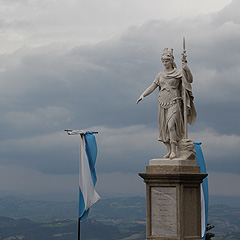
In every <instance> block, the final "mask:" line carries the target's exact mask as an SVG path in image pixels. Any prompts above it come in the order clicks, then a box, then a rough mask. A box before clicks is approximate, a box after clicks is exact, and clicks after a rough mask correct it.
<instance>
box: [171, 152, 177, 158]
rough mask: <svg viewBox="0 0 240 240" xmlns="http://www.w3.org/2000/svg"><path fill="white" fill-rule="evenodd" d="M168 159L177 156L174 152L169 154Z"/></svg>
mask: <svg viewBox="0 0 240 240" xmlns="http://www.w3.org/2000/svg"><path fill="white" fill-rule="evenodd" d="M169 158H170V159H173V158H177V154H176V153H175V152H171V154H170V156H169Z"/></svg>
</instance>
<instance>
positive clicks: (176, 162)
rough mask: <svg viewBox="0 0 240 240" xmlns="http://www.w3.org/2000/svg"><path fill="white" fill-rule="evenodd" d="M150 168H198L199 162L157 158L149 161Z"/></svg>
mask: <svg viewBox="0 0 240 240" xmlns="http://www.w3.org/2000/svg"><path fill="white" fill-rule="evenodd" d="M149 166H197V161H196V160H185V159H183V158H174V159H167V158H155V159H151V160H150V161H149Z"/></svg>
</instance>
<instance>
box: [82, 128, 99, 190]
mask: <svg viewBox="0 0 240 240" xmlns="http://www.w3.org/2000/svg"><path fill="white" fill-rule="evenodd" d="M84 137H85V142H86V153H87V157H88V162H89V167H90V171H91V175H92V180H93V184H94V186H95V185H96V182H97V174H96V170H95V163H96V159H97V143H96V139H95V136H94V135H93V132H86V134H85V135H84Z"/></svg>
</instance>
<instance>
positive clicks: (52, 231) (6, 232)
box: [0, 217, 145, 240]
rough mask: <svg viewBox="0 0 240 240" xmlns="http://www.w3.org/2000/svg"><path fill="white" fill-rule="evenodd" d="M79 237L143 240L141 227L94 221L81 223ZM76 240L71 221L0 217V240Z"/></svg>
mask: <svg viewBox="0 0 240 240" xmlns="http://www.w3.org/2000/svg"><path fill="white" fill-rule="evenodd" d="M81 225H82V226H81V230H82V232H81V237H82V239H85V240H114V239H116V240H118V239H119V240H120V239H127V238H128V237H131V239H133V240H143V239H144V235H145V233H144V230H145V228H143V227H138V228H137V227H135V228H125V229H124V231H123V229H121V228H118V227H115V226H111V225H104V224H101V223H98V222H96V221H93V220H91V221H88V222H87V223H81ZM12 239H16V240H22V239H23V240H33V239H34V240H76V239H77V223H76V222H74V221H72V220H65V221H56V222H52V223H48V224H41V223H35V222H32V221H30V220H28V219H12V218H7V217H0V240H12Z"/></svg>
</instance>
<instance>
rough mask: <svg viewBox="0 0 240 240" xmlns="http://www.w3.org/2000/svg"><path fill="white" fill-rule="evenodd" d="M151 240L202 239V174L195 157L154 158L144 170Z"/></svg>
mask: <svg viewBox="0 0 240 240" xmlns="http://www.w3.org/2000/svg"><path fill="white" fill-rule="evenodd" d="M139 175H140V176H141V177H142V178H143V179H144V182H145V183H146V208H147V209H146V210H147V211H146V213H147V222H146V228H147V231H146V234H147V239H148V240H150V239H151V240H187V239H189V240H190V239H191V240H193V239H194V240H201V239H202V238H201V194H200V184H201V182H202V180H203V179H204V178H205V177H206V176H207V174H202V173H200V168H199V167H198V166H196V161H195V160H183V159H173V160H169V159H152V160H150V165H149V166H146V172H145V173H139Z"/></svg>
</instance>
